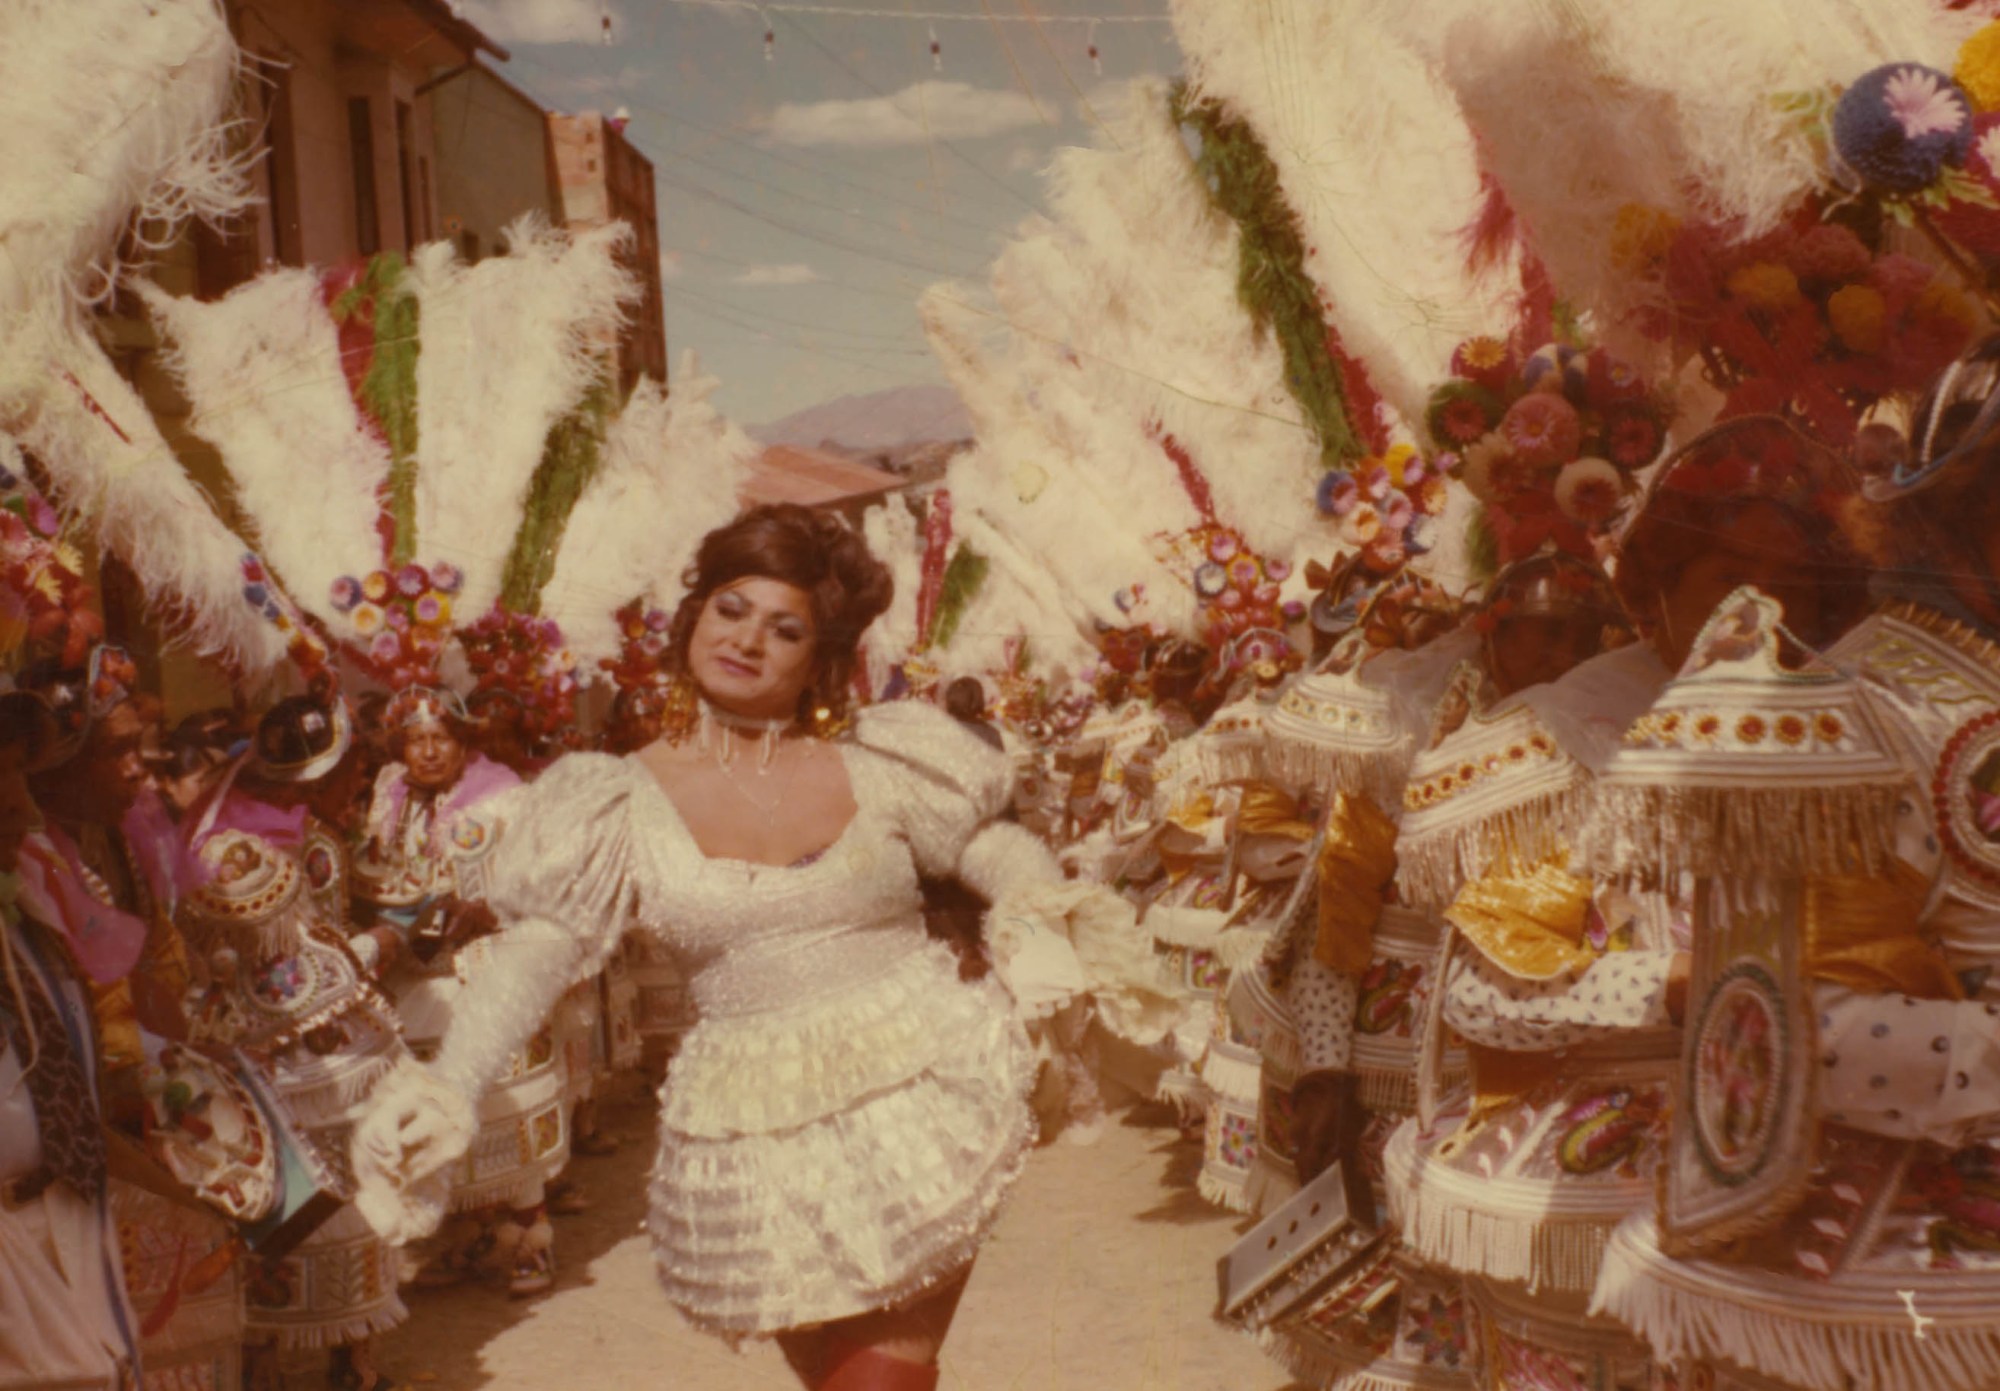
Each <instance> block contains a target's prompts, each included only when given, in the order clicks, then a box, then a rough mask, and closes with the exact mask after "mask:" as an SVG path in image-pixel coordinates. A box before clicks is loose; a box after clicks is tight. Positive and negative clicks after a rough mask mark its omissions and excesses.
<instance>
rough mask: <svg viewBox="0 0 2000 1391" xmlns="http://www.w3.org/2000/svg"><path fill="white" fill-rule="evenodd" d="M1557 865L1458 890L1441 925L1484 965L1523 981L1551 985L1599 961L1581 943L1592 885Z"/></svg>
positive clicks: (1554, 862)
mask: <svg viewBox="0 0 2000 1391" xmlns="http://www.w3.org/2000/svg"><path fill="white" fill-rule="evenodd" d="M1563 863H1564V862H1563V861H1562V860H1561V859H1556V860H1547V861H1544V862H1543V863H1541V864H1538V865H1536V866H1535V867H1534V868H1533V869H1530V870H1526V871H1521V872H1516V873H1512V874H1489V875H1487V876H1486V877H1485V878H1483V879H1476V880H1474V881H1473V882H1472V883H1470V884H1467V885H1466V886H1465V887H1464V888H1463V889H1461V890H1459V894H1458V897H1457V898H1456V899H1455V900H1453V902H1452V905H1451V907H1449V908H1447V909H1446V910H1445V914H1444V917H1445V921H1446V922H1448V923H1450V924H1451V925H1452V926H1453V927H1455V928H1457V929H1458V930H1459V931H1460V932H1461V933H1463V934H1464V935H1465V939H1466V940H1467V941H1468V942H1470V943H1472V945H1473V946H1475V947H1477V948H1478V949H1479V950H1480V952H1482V953H1483V954H1484V955H1485V956H1486V957H1487V959H1489V960H1490V961H1492V962H1493V964H1494V965H1496V966H1498V967H1499V968H1500V969H1501V970H1503V971H1505V972H1507V973H1508V974H1509V975H1514V976H1519V977H1521V978H1522V979H1523V980H1550V979H1552V978H1554V977H1556V976H1559V975H1561V974H1562V973H1563V972H1565V971H1573V970H1578V969H1581V968H1582V967H1585V966H1588V965H1589V964H1590V963H1591V962H1592V961H1594V960H1596V959H1597V953H1596V952H1594V951H1592V950H1591V948H1590V947H1589V945H1588V944H1586V943H1585V942H1584V940H1583V928H1584V923H1585V921H1586V919H1587V918H1588V917H1589V913H1590V881H1589V880H1588V879H1583V878H1579V877H1578V876H1576V875H1574V874H1571V873H1570V872H1569V871H1568V870H1567V869H1565V868H1564V867H1563Z"/></svg>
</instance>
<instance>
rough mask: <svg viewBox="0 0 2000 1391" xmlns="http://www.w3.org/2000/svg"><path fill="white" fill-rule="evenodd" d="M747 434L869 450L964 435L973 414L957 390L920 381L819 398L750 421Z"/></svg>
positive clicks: (809, 444)
mask: <svg viewBox="0 0 2000 1391" xmlns="http://www.w3.org/2000/svg"><path fill="white" fill-rule="evenodd" d="M750 434H751V436H752V437H753V438H755V439H756V440H758V441H759V442H761V443H763V444H789V445H795V446H797V447H799V448H801V449H818V448H821V447H822V446H827V445H831V446H834V447H836V448H838V449H840V450H841V451H842V452H846V453H860V454H867V453H872V452H874V451H876V450H894V449H900V448H902V447H903V446H905V445H910V444H922V443H927V442H929V441H932V440H960V439H968V438H970V437H971V435H972V419H971V417H970V416H968V415H967V414H966V413H965V407H964V405H962V404H961V403H960V401H959V399H958V393H957V392H955V391H953V390H952V389H951V388H950V387H948V386H935V385H930V384H924V385H920V386H899V387H895V388H892V389H891V390H888V391H876V392H871V393H869V394H868V395H866V396H841V397H837V398H835V399H834V400H831V401H822V402H820V403H819V404H818V405H816V406H807V407H806V408H805V409H804V410H802V411H798V412H796V413H794V414H792V415H788V416H786V417H785V418H784V419H783V420H773V421H771V422H769V423H767V424H764V425H752V426H751V427H750Z"/></svg>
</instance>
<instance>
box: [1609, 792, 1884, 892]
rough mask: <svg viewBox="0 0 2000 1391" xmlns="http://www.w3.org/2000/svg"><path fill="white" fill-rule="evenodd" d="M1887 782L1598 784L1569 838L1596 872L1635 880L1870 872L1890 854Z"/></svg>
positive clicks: (1654, 881)
mask: <svg viewBox="0 0 2000 1391" xmlns="http://www.w3.org/2000/svg"><path fill="white" fill-rule="evenodd" d="M1903 795H1904V789H1902V788H1901V787H1898V786H1893V785H1872V786H1871V785H1866V784H1864V785H1860V786H1856V785H1853V784H1848V785H1846V786H1840V785H1829V786H1818V787H1811V786H1777V787H1681V786H1673V785H1666V786H1661V785H1645V786H1617V785H1610V784H1603V785H1600V786H1599V787H1598V789H1597V797H1596V807H1595V810H1594V813H1593V815H1592V816H1591V818H1590V821H1589V824H1588V825H1587V826H1586V827H1585V828H1584V830H1583V833H1582V835H1581V837H1580V838H1579V849H1580V851H1581V859H1582V862H1583V863H1584V864H1585V865H1587V866H1588V867H1589V868H1590V869H1591V870H1592V871H1594V872H1596V873H1598V874H1605V875H1611V876H1615V877H1618V878H1621V879H1626V880H1630V881H1634V882H1637V883H1641V884H1666V883H1672V882H1674V881H1675V880H1676V879H1678V878H1679V877H1680V876H1681V875H1684V874H1686V875H1697V876H1700V877H1703V878H1717V877H1737V876H1745V875H1763V876H1767V877H1772V878H1792V879H1808V878H1814V877H1817V876H1821V875H1834V874H1878V873H1880V872H1881V871H1882V868H1883V866H1885V865H1886V864H1888V863H1889V861H1890V860H1892V859H1893V858H1894V857H1895V850H1894V844H1895V832H1894V826H1895V820H1896V806H1897V803H1898V802H1899V801H1901V800H1902V797H1903Z"/></svg>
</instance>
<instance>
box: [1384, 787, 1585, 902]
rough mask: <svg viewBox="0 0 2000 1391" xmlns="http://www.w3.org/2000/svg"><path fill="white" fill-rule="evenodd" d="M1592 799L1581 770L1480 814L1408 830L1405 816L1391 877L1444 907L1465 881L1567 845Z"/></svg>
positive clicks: (1413, 896)
mask: <svg viewBox="0 0 2000 1391" xmlns="http://www.w3.org/2000/svg"><path fill="white" fill-rule="evenodd" d="M1591 802H1592V786H1591V779H1590V776H1589V775H1588V774H1587V773H1584V772H1583V771H1582V770H1581V769H1579V770H1578V771H1577V774H1576V776H1575V777H1574V778H1572V779H1570V781H1569V782H1567V783H1566V784H1564V785H1563V786H1560V787H1557V788H1554V789H1552V790H1551V791H1548V792H1543V793H1539V794H1537V795H1535V796H1533V797H1528V798H1525V799H1523V800H1521V801H1517V802H1511V803H1509V804H1508V805H1507V806H1505V807H1503V808H1501V809H1499V810H1497V811H1493V812H1489V813H1486V814H1484V815H1476V816H1467V817H1463V818H1459V817H1453V818H1451V819H1450V820H1448V821H1446V822H1444V823H1443V824H1442V825H1440V826H1438V827H1437V828H1436V829H1434V830H1429V831H1419V833H1418V834H1415V835H1412V834H1411V833H1410V831H1409V829H1408V822H1407V820H1406V821H1405V823H1404V825H1405V829H1404V832H1403V836H1402V839H1401V840H1400V841H1399V842H1398V843H1397V845H1396V860H1397V875H1396V882H1397V885H1398V886H1399V887H1400V888H1401V890H1402V892H1403V895H1404V897H1405V899H1406V900H1407V901H1410V902H1413V903H1416V904H1419V905H1428V906H1430V907H1433V908H1436V909H1440V910H1441V909H1443V908H1445V907H1446V906H1448V905H1449V904H1450V903H1451V901H1452V899H1453V898H1455V897H1456V896H1457V894H1458V891H1459V890H1460V889H1461V888H1463V887H1464V886H1465V885H1466V884H1468V883H1470V882H1472V881H1473V880H1475V879H1479V878H1483V877H1484V876H1485V875H1487V874H1490V873H1493V872H1495V871H1499V872H1502V873H1506V872H1508V871H1510V870H1512V869H1515V868H1518V867H1523V866H1527V865H1534V864H1539V863H1541V862H1542V861H1544V860H1549V859H1553V858H1554V857H1555V856H1557V855H1559V854H1561V853H1562V852H1563V851H1564V850H1565V849H1567V848H1568V846H1569V844H1570V842H1571V840H1572V838H1573V837H1575V835H1576V834H1577V833H1578V831H1580V830H1581V829H1582V826H1583V821H1584V817H1585V816H1586V815H1587V814H1588V813H1589V811H1590V807H1591Z"/></svg>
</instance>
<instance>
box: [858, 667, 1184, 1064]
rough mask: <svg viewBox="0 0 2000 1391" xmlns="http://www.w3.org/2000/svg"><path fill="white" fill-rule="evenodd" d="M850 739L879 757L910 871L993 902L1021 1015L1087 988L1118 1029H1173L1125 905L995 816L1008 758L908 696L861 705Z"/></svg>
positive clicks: (992, 933)
mask: <svg viewBox="0 0 2000 1391" xmlns="http://www.w3.org/2000/svg"><path fill="white" fill-rule="evenodd" d="M855 740H856V742H857V743H859V744H860V745H861V746H862V747H863V748H865V749H867V750H868V751H869V752H870V753H871V754H873V755H875V758H874V760H873V762H872V764H871V768H872V769H873V772H872V774H871V775H872V776H874V777H877V778H879V779H880V782H879V784H878V785H877V787H876V788H875V789H874V791H873V795H874V796H876V797H878V798H880V799H881V801H882V804H883V805H884V806H885V807H887V808H888V811H889V814H890V816H891V817H892V818H893V820H894V822H895V824H896V825H898V826H899V827H901V829H902V831H903V835H904V837H905V838H906V839H907V840H908V842H909V845H910V852H911V854H912V855H913V856H914V858H915V860H916V862H917V867H918V868H919V869H921V870H923V871H924V872H925V873H926V874H931V875H936V876H939V877H946V876H949V877H953V878H957V879H959V880H960V881H961V882H963V883H964V884H966V885H967V886H968V887H970V888H972V889H973V890H975V891H976V892H977V893H979V894H980V895H981V896H982V897H984V898H985V899H986V900H987V901H988V902H989V903H991V904H992V905H993V906H992V908H991V910H990V911H989V912H988V913H987V917H986V938H987V945H988V947H989V949H990V950H991V953H992V956H993V967H994V974H995V975H997V976H998V977H999V978H1000V981H1001V983H1002V984H1003V985H1005V986H1006V987H1007V989H1008V991H1009V993H1011V994H1012V995H1013V997H1014V1000H1015V1003H1016V1005H1017V1006H1018V1007H1019V1009H1020V1011H1021V1013H1022V1014H1023V1015H1025V1016H1026V1017H1028V1018H1031V1019H1032V1018H1037V1017H1043V1016H1046V1015H1049V1014H1052V1013H1054V1012H1055V1011H1056V1010H1059V1009H1061V1008H1062V1007H1063V1006H1064V1005H1066V1004H1068V1003H1069V1002H1070V1001H1071V1000H1072V999H1075V998H1076V997H1077V996H1078V995H1080V994H1083V993H1085V992H1086V991H1087V992H1088V993H1089V994H1090V995H1091V996H1092V997H1093V998H1094V1000H1095V1002H1096V1005H1097V1009H1098V1014H1099V1017H1100V1018H1102V1019H1103V1020H1104V1021H1105V1023H1106V1025H1107V1026H1108V1027H1110V1028H1111V1029H1112V1031H1113V1032H1114V1033H1117V1034H1119V1035H1120V1036H1121V1037H1126V1038H1130V1039H1132V1040H1133V1041H1135V1042H1139V1043H1151V1042H1154V1041H1157V1040H1158V1039H1159V1038H1161V1037H1163V1036H1164V1035H1165V1033H1166V1031H1167V1030H1168V1029H1170V1028H1172V1026H1173V1022H1174V1019H1175V1017H1176V1010H1177V1005H1176V1003H1175V1001H1174V1000H1173V998H1172V997H1171V996H1170V995H1168V994H1167V993H1166V991H1165V990H1164V988H1163V985H1162V983H1161V982H1160V981H1159V979H1158V972H1157V969H1156V967H1155V965H1154V962H1153V958H1152V953H1151V948H1150V946H1149V944H1148V943H1147V941H1146V939H1145V937H1144V936H1143V934H1141V933H1140V931H1139V929H1138V924H1137V914H1136V912H1135V911H1134V909H1133V908H1132V906H1131V904H1130V903H1128V902H1127V901H1126V900H1125V899H1124V898H1122V897H1121V896H1119V895H1118V894H1115V893H1113V892H1111V890H1109V889H1107V888H1105V887H1104V886H1102V885H1099V884H1088V883H1081V882H1065V881H1064V878H1063V873H1062V867H1061V866H1060V865H1059V864H1057V862H1056V859H1055V856H1054V855H1052V854H1050V853H1049V849H1048V847H1047V846H1046V845H1044V844H1043V843H1042V842H1041V841H1040V840H1039V839H1037V838H1036V837H1035V836H1034V835H1032V834H1031V833H1029V832H1028V831H1027V830H1025V829H1024V828H1022V827H1020V826H1018V825H1015V824H1013V823H1012V822H1008V821H1002V820H999V819H997V818H998V817H999V815H1000V813H1001V811H1002V810H1004V809H1005V808H1006V807H1007V806H1008V805H1009V804H1010V803H1011V801H1012V792H1013V778H1014V770H1013V764H1012V762H1011V761H1010V760H1009V759H1008V758H1007V757H1006V755H1004V754H1002V753H1000V752H999V751H998V750H996V749H993V748H991V747H990V746H988V745H987V744H986V743H984V742H983V741H981V740H980V739H978V738H977V737H975V736H974V735H972V734H970V733H968V732H966V731H965V730H964V729H963V728H961V727H960V726H959V724H958V722H957V721H956V720H953V719H952V718H951V717H950V716H949V715H946V714H944V713H943V712H942V711H939V710H937V709H936V708H934V707H932V706H928V705H923V704H920V703H918V702H914V701H902V702H896V703H892V704H887V705H877V706H872V707H870V708H869V709H867V710H864V711H863V712H862V713H861V715H860V716H859V717H858V718H857V720H856V721H855Z"/></svg>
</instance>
